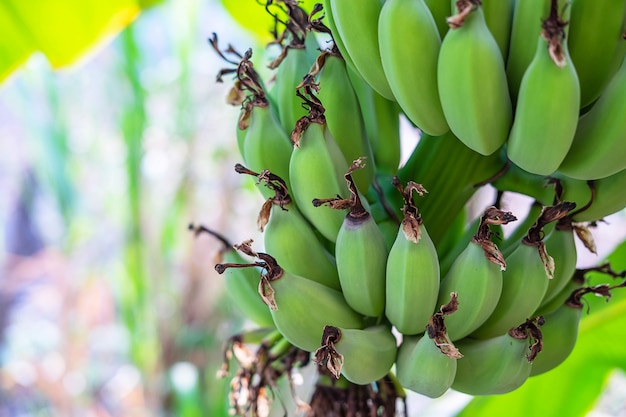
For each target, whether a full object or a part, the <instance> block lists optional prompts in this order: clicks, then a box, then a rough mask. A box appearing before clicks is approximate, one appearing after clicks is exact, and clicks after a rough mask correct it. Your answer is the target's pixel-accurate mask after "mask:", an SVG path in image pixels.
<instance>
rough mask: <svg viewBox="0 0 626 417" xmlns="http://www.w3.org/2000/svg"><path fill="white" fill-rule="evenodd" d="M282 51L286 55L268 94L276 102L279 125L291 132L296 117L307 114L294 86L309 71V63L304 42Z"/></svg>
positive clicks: (294, 125)
mask: <svg viewBox="0 0 626 417" xmlns="http://www.w3.org/2000/svg"><path fill="white" fill-rule="evenodd" d="M284 51H285V52H286V53H287V55H286V56H285V57H284V59H283V60H282V61H281V62H280V65H278V70H277V71H276V82H275V83H274V85H273V86H272V89H271V91H270V94H271V95H272V97H273V98H274V100H275V101H276V104H277V109H276V110H277V114H278V119H279V120H280V125H281V126H282V128H283V130H284V131H285V132H291V131H292V130H293V129H294V127H296V122H297V121H298V119H300V118H301V117H303V116H306V114H307V112H306V109H305V108H304V107H302V100H300V97H298V96H297V95H296V87H297V86H298V85H299V84H300V83H301V82H302V78H304V76H305V75H306V74H307V73H308V72H309V68H311V63H310V62H309V59H308V53H307V50H306V48H305V46H304V44H299V45H298V46H297V47H286V48H285V49H284Z"/></svg>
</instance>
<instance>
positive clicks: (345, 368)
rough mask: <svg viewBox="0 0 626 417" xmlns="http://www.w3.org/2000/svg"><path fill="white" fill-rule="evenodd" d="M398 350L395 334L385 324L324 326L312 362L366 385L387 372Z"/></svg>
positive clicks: (337, 375) (335, 374)
mask: <svg viewBox="0 0 626 417" xmlns="http://www.w3.org/2000/svg"><path fill="white" fill-rule="evenodd" d="M397 350H398V348H397V342H396V338H395V337H394V336H393V334H392V333H391V328H390V327H389V326H387V325H384V324H381V325H377V326H373V327H367V328H365V329H362V330H361V329H344V328H340V327H333V326H326V327H324V332H323V336H322V346H321V347H320V348H319V349H317V351H315V362H317V363H318V365H319V366H323V367H326V368H328V370H330V371H331V373H332V374H333V375H334V376H335V378H337V379H338V378H339V376H340V375H343V376H344V377H345V378H346V379H347V380H348V381H350V382H352V383H353V384H359V385H367V384H371V383H372V382H374V381H378V380H379V379H381V378H383V377H385V375H387V374H388V373H389V371H390V370H391V367H392V366H393V363H394V361H395V359H396V352H397Z"/></svg>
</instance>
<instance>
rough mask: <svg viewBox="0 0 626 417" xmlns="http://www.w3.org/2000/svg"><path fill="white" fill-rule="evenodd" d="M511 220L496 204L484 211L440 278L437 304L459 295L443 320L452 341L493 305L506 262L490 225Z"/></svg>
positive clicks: (467, 331)
mask: <svg viewBox="0 0 626 417" xmlns="http://www.w3.org/2000/svg"><path fill="white" fill-rule="evenodd" d="M514 220H516V219H515V216H513V215H512V214H511V213H509V212H503V211H501V210H498V209H496V208H495V207H490V208H488V209H487V210H485V213H484V214H483V215H482V218H481V220H480V224H479V227H478V231H477V232H476V234H475V235H474V237H472V240H471V241H470V243H469V244H468V246H467V248H466V249H465V250H464V251H463V252H462V253H461V254H460V255H459V256H458V258H457V259H456V260H455V262H454V263H453V264H452V266H451V267H450V270H449V271H448V273H447V274H446V276H445V277H444V278H443V279H442V280H441V283H440V289H439V300H438V301H437V304H438V305H442V304H443V303H445V301H446V300H445V298H446V295H447V294H450V293H452V292H455V293H457V294H458V300H459V307H458V311H457V312H456V313H455V314H452V315H451V316H449V317H448V318H447V319H446V328H447V331H448V335H449V336H450V339H451V340H452V341H456V340H459V339H461V338H463V337H465V336H467V335H469V334H470V333H472V332H473V331H475V330H476V329H477V328H478V327H480V325H481V324H483V323H484V321H485V320H487V318H488V317H489V315H490V314H491V312H492V311H493V310H494V309H495V308H496V305H497V304H498V299H499V298H500V294H501V292H502V270H504V269H506V262H505V261H504V258H503V257H502V254H501V253H500V251H499V250H498V247H497V246H496V245H495V244H494V243H493V242H492V241H491V240H490V237H491V231H490V229H489V224H506V223H508V222H511V221H514Z"/></svg>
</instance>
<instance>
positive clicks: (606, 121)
mask: <svg viewBox="0 0 626 417" xmlns="http://www.w3.org/2000/svg"><path fill="white" fill-rule="evenodd" d="M625 4H626V2H625ZM624 42H626V41H624ZM581 85H582V84H581ZM624 97H626V59H625V60H624V62H622V66H621V68H620V70H619V71H618V72H617V74H615V77H613V79H612V80H611V82H610V83H609V84H608V85H607V87H606V89H605V90H604V93H603V94H602V95H601V96H600V99H598V101H597V102H596V104H595V105H594V106H593V108H592V109H591V110H590V111H589V112H588V113H587V114H585V115H584V116H583V117H582V118H581V120H580V122H579V124H578V128H577V129H576V134H575V136H574V140H573V142H572V146H571V148H570V149H569V151H568V152H567V156H566V157H565V159H564V160H563V163H562V164H561V165H560V166H559V171H560V172H562V173H563V174H565V175H567V176H569V177H572V178H577V179H581V180H594V179H599V178H605V177H608V176H610V175H613V174H616V173H617V172H619V171H622V170H623V169H626V162H625V161H624V158H623V157H622V156H623V154H624V152H626V144H625V143H626V141H625V140H624V138H625V137H626V100H624Z"/></svg>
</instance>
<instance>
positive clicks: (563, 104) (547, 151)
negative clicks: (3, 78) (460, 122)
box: [507, 0, 580, 175]
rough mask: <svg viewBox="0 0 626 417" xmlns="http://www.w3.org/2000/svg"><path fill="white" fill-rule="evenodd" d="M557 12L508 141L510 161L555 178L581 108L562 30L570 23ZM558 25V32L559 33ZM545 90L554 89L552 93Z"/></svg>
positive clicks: (541, 43) (541, 39)
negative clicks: (548, 87)
mask: <svg viewBox="0 0 626 417" xmlns="http://www.w3.org/2000/svg"><path fill="white" fill-rule="evenodd" d="M553 4H554V5H556V0H553ZM554 7H555V6H553V8H552V9H551V12H550V16H549V17H548V19H546V20H545V21H544V27H546V28H547V29H544V30H543V31H542V34H541V36H540V37H539V39H538V41H537V51H536V53H535V56H534V58H533V60H532V62H531V63H530V65H529V66H528V69H527V70H526V72H525V73H524V77H523V78H522V82H521V85H520V89H519V98H518V100H517V107H516V110H515V120H514V121H513V127H512V128H511V133H510V135H509V140H508V142H507V156H508V158H509V159H510V160H511V161H512V162H513V163H515V164H516V165H518V166H519V167H520V168H522V169H524V170H526V171H528V172H531V173H533V174H539V175H549V174H552V173H553V172H554V171H556V170H557V169H558V168H559V165H561V162H563V159H565V156H566V155H567V151H568V150H569V148H570V146H571V144H572V140H573V139H574V133H575V131H576V125H577V124H578V112H579V109H580V86H579V84H578V77H577V75H576V70H575V68H574V65H573V64H572V61H571V59H570V57H569V53H568V51H567V43H566V42H564V36H565V33H564V31H563V30H562V29H561V27H560V26H559V25H564V24H566V23H564V22H563V21H562V20H561V18H560V17H559V16H558V14H557V13H558V10H555V8H554ZM548 25H549V26H548ZM554 26H556V27H558V28H559V30H558V31H557V32H556V33H554V30H553V28H554ZM546 86H550V90H549V91H548V92H546Z"/></svg>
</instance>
